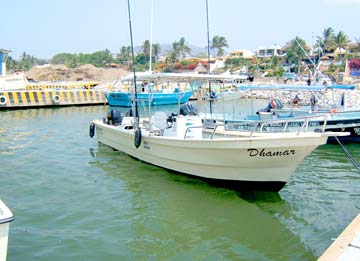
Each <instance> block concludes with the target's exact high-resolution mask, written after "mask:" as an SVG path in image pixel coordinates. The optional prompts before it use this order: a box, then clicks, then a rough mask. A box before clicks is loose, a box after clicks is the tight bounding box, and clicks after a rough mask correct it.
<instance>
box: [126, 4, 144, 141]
mask: <svg viewBox="0 0 360 261" xmlns="http://www.w3.org/2000/svg"><path fill="white" fill-rule="evenodd" d="M127 3H128V15H129V29H130V41H131V55H132V64H133V66H132V67H133V73H134V89H135V90H134V92H135V97H134V98H135V115H134V136H135V139H134V145H135V147H136V148H138V147H139V146H140V144H141V129H140V128H139V110H138V98H137V89H136V70H135V55H134V43H133V36H132V27H131V11H130V0H128V1H127ZM133 105H134V104H133Z"/></svg>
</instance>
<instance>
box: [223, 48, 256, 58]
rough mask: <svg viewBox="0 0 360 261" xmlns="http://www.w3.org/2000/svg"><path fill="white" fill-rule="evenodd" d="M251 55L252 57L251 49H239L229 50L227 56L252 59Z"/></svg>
mask: <svg viewBox="0 0 360 261" xmlns="http://www.w3.org/2000/svg"><path fill="white" fill-rule="evenodd" d="M253 57H254V53H253V52H252V51H248V50H245V49H240V50H235V51H231V52H230V53H229V55H228V57H227V58H244V59H252V58H253Z"/></svg>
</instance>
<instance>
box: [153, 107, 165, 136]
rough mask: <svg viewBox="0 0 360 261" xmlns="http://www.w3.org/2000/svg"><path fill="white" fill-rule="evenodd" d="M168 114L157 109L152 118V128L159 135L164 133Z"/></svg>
mask: <svg viewBox="0 0 360 261" xmlns="http://www.w3.org/2000/svg"><path fill="white" fill-rule="evenodd" d="M167 119H168V116H167V115H166V113H165V112H163V111H157V112H155V113H154V115H153V116H152V117H151V119H150V129H151V130H153V131H154V133H155V134H156V135H158V136H161V135H163V133H164V130H165V129H166V127H167Z"/></svg>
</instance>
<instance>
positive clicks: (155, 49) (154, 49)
mask: <svg viewBox="0 0 360 261" xmlns="http://www.w3.org/2000/svg"><path fill="white" fill-rule="evenodd" d="M160 50H161V48H160V44H158V43H155V44H153V45H152V55H153V56H154V61H155V60H156V59H157V58H159V54H160Z"/></svg>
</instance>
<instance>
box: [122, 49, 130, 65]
mask: <svg viewBox="0 0 360 261" xmlns="http://www.w3.org/2000/svg"><path fill="white" fill-rule="evenodd" d="M130 56H131V46H122V47H121V49H120V61H121V62H124V61H129V60H130Z"/></svg>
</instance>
